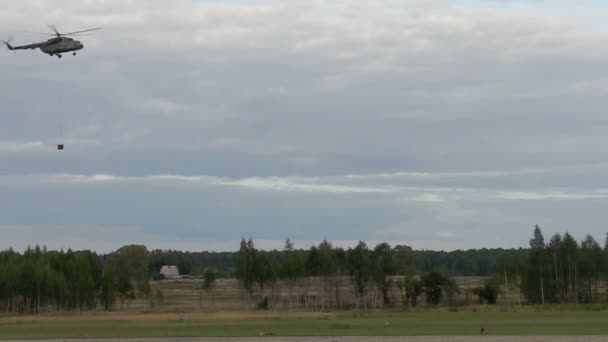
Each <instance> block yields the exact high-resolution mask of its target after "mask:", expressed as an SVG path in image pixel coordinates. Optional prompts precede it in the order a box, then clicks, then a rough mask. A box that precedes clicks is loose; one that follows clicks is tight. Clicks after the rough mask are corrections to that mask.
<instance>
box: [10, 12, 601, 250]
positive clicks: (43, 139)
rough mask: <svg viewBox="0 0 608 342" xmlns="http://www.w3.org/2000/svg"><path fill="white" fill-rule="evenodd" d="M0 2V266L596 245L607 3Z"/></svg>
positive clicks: (599, 229) (598, 221)
mask: <svg viewBox="0 0 608 342" xmlns="http://www.w3.org/2000/svg"><path fill="white" fill-rule="evenodd" d="M0 4H1V7H0V8H1V10H0V34H3V35H4V37H2V38H5V37H12V38H13V44H15V45H18V44H25V43H31V42H33V41H37V40H40V39H42V38H44V37H42V36H41V35H35V34H31V33H27V32H23V31H46V30H47V27H46V25H47V24H51V23H53V24H56V25H57V26H58V27H59V29H60V30H63V31H75V30H79V29H85V28H89V27H96V26H103V28H104V29H103V30H101V31H98V32H95V34H94V35H92V36H83V37H79V38H78V39H79V40H81V41H82V42H83V43H84V45H85V49H84V50H82V51H80V52H79V54H78V55H77V56H76V57H73V56H71V55H66V56H64V57H63V58H62V59H58V58H56V57H50V56H48V55H45V54H43V53H41V52H40V51H30V50H28V51H19V52H17V53H13V52H8V51H6V52H4V53H1V54H0V70H1V78H0V82H1V84H2V87H1V89H2V91H0V104H1V109H0V123H1V124H0V203H1V205H0V249H4V248H8V247H13V248H16V249H23V248H24V247H25V246H27V245H28V244H43V245H47V246H48V247H49V248H68V247H71V248H75V249H82V248H91V249H95V250H98V251H110V250H113V249H116V248H118V247H120V246H122V245H124V244H130V243H142V244H146V245H147V246H149V248H173V249H186V250H203V249H205V250H234V249H236V248H238V241H239V240H240V239H241V238H242V237H246V238H247V237H252V238H253V239H254V241H255V242H256V244H257V245H258V246H259V247H262V248H273V247H279V248H280V247H281V246H282V244H283V241H284V239H285V238H291V239H292V240H294V241H295V242H296V247H302V248H307V247H309V246H310V245H311V244H312V243H315V242H318V241H319V240H322V239H329V240H331V241H333V242H335V243H336V244H338V245H343V246H350V245H352V244H353V243H354V242H356V241H358V240H365V241H367V242H368V243H369V244H371V245H373V244H375V243H377V242H380V241H388V242H390V243H391V244H393V245H394V244H397V243H405V244H408V245H411V246H413V247H415V248H424V249H446V250H453V249H461V248H481V247H519V246H526V245H527V243H528V240H529V239H530V237H531V233H532V229H533V226H534V225H535V224H539V225H540V226H541V227H542V228H543V231H544V232H545V235H546V237H548V236H549V235H551V234H553V233H555V232H562V233H563V232H565V231H570V232H571V233H573V235H575V236H576V237H577V238H578V239H582V238H583V237H584V235H585V234H587V233H591V234H592V235H593V236H594V237H595V238H596V239H597V240H599V241H600V242H603V239H604V236H605V233H606V227H607V226H606V223H605V219H604V218H605V213H606V208H608V178H607V177H606V174H607V172H608V149H607V148H606V146H607V145H608V134H607V133H608V115H607V114H606V108H608V96H607V95H608V25H607V24H606V21H605V17H606V15H607V14H608V6H607V5H605V4H604V2H603V1H565V0H564V1H558V0H555V1H549V0H547V1H543V0H537V1H534V0H526V1H506V0H505V1H499V0H494V1H491V0H485V1H484V0H477V1H465V0H463V1H454V0H399V1H388V0H387V1H379V0H369V1H358V0H332V1H319V0H302V1H286V0H281V1H271V0H268V1H261V0H260V1H251V0H248V1H245V0H241V1H236V0H235V1H193V0H174V1H166V0H129V1H126V0H105V1H101V0H98V1H95V0H86V1H83V0H63V1H60V2H58V1H44V0H19V1H14V0H11V1H9V0H0ZM61 131H63V141H64V142H65V145H66V149H65V150H64V151H57V150H56V144H57V143H58V142H60V141H61V139H62V137H61Z"/></svg>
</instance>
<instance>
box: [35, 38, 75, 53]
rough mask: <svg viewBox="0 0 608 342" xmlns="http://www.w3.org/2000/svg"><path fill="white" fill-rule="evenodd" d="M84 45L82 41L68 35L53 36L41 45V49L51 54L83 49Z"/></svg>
mask: <svg viewBox="0 0 608 342" xmlns="http://www.w3.org/2000/svg"><path fill="white" fill-rule="evenodd" d="M83 47H84V45H82V43H81V42H79V41H77V40H74V39H72V38H67V37H59V38H51V39H49V40H48V41H46V42H45V43H42V44H41V45H40V50H41V51H42V52H44V53H46V54H49V55H51V56H53V55H59V54H61V53H66V52H73V51H78V50H81V49H82V48H83Z"/></svg>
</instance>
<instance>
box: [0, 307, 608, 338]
mask: <svg viewBox="0 0 608 342" xmlns="http://www.w3.org/2000/svg"><path fill="white" fill-rule="evenodd" d="M607 322H608V312H607V311H539V312H536V311H525V312H499V311H493V312H492V311H490V312H471V311H467V312H462V311H460V312H446V311H441V312H440V311H425V312H392V313H391V312H376V313H352V312H351V313H345V314H327V315H324V316H321V317H279V316H277V317H265V318H263V317H253V318H247V319H244V318H234V319H227V318H206V319H191V318H181V317H180V315H178V314H176V315H174V316H171V317H164V318H162V319H159V318H154V319H146V318H145V315H137V316H134V317H133V318H129V317H121V319H114V318H112V317H103V316H101V317H99V316H97V317H91V318H87V316H86V315H84V316H74V317H67V318H66V317H57V318H54V317H51V318H44V319H39V318H36V317H32V318H31V320H30V319H28V318H25V319H23V318H20V319H18V320H11V319H4V320H0V339H38V338H104V337H116V338H132V337H204V336H258V335H259V334H260V333H263V334H272V335H275V336H326V335H327V336H413V335H414V336H425V335H478V334H479V329H480V327H484V328H485V329H486V330H487V331H488V333H489V334H491V335H608V324H607ZM387 323H388V324H387Z"/></svg>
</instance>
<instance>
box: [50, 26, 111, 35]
mask: <svg viewBox="0 0 608 342" xmlns="http://www.w3.org/2000/svg"><path fill="white" fill-rule="evenodd" d="M101 29H102V27H96V28H92V29H88V30H82V31H76V32H68V33H59V34H60V35H62V36H67V35H69V34H75V33H83V32H91V31H97V30H101Z"/></svg>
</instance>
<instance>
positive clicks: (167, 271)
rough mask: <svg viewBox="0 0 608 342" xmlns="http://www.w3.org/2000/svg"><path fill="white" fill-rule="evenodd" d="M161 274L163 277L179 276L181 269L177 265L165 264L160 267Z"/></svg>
mask: <svg viewBox="0 0 608 342" xmlns="http://www.w3.org/2000/svg"><path fill="white" fill-rule="evenodd" d="M160 274H161V275H162V276H163V278H166V279H171V278H179V277H180V275H179V269H178V268H177V266H175V265H165V266H163V267H161V268H160Z"/></svg>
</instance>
